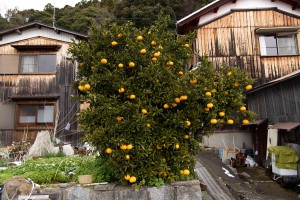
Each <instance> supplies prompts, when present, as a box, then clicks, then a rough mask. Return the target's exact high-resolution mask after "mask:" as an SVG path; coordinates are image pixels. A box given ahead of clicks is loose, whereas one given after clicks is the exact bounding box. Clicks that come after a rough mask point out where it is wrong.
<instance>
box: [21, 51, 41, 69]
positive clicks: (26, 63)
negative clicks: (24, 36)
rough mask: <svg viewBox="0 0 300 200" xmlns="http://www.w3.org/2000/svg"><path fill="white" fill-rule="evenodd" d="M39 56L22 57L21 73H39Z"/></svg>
mask: <svg viewBox="0 0 300 200" xmlns="http://www.w3.org/2000/svg"><path fill="white" fill-rule="evenodd" d="M37 72H38V67H37V56H32V55H27V56H22V57H21V73H37Z"/></svg>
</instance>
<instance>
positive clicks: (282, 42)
mask: <svg viewBox="0 0 300 200" xmlns="http://www.w3.org/2000/svg"><path fill="white" fill-rule="evenodd" d="M277 42H278V54H279V55H293V54H296V53H297V47H296V39H295V35H288V36H282V37H278V38H277Z"/></svg>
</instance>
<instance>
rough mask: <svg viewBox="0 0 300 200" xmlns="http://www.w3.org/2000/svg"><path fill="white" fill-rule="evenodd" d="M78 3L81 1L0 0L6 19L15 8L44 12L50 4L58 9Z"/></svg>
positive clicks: (1, 9) (0, 6)
mask: <svg viewBox="0 0 300 200" xmlns="http://www.w3.org/2000/svg"><path fill="white" fill-rule="evenodd" d="M78 2H81V0H0V14H1V15H2V17H4V15H5V13H6V11H7V10H8V9H14V8H15V7H17V8H18V10H26V9H34V10H43V9H44V7H45V5H47V4H48V3H51V4H52V5H54V6H55V7H57V8H63V7H64V6H65V5H69V6H75V4H77V3H78Z"/></svg>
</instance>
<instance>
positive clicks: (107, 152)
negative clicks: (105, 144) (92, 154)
mask: <svg viewBox="0 0 300 200" xmlns="http://www.w3.org/2000/svg"><path fill="white" fill-rule="evenodd" d="M112 152H113V151H112V149H111V148H107V149H106V150H105V153H106V154H112Z"/></svg>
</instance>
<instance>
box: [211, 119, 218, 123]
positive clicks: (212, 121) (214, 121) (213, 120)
mask: <svg viewBox="0 0 300 200" xmlns="http://www.w3.org/2000/svg"><path fill="white" fill-rule="evenodd" d="M217 122H218V120H216V119H211V120H210V123H211V124H217Z"/></svg>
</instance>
